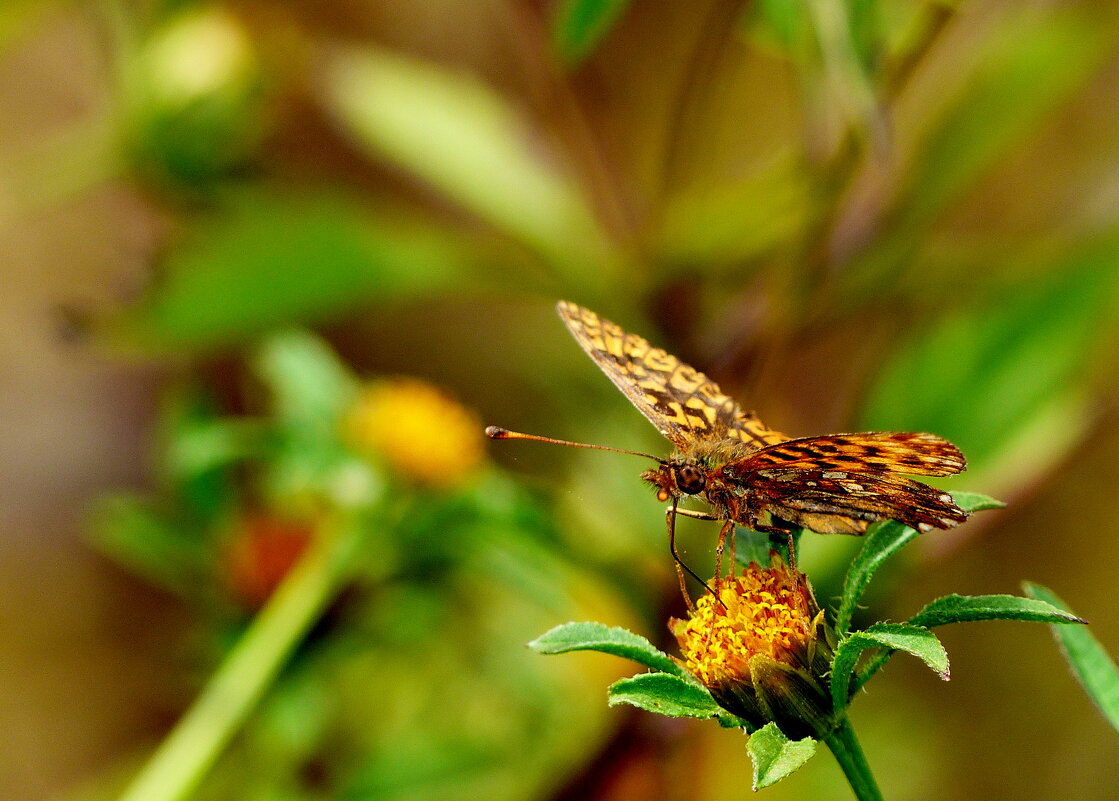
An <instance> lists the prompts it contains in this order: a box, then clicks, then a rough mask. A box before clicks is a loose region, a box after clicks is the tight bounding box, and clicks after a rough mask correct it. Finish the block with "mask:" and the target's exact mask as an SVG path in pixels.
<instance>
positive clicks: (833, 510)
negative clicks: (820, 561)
mask: <svg viewBox="0 0 1119 801" xmlns="http://www.w3.org/2000/svg"><path fill="white" fill-rule="evenodd" d="M749 488H750V490H751V491H752V492H753V493H755V497H756V498H757V499H758V500H759V501H761V502H762V503H761V505H762V506H764V508H765V509H767V510H768V511H769V512H770V513H771V514H773V515H776V516H777V517H780V518H782V519H785V520H789V521H790V522H793V523H796V524H797V525H802V526H804V527H805V528H809V529H811V530H813V531H817V532H819V533H821V534H861V533H862V532H863V531H865V530H866V528H867V525H869V524H870V523H872V522H875V521H878V520H898V521H900V522H902V523H905V524H906V525H907V526H910V527H912V528H915V529H918V530H920V531H928V530H930V529H933V528H951V527H952V526H955V525H957V524H958V523H962V522H963V521H964V520H966V519H967V513H966V512H965V511H964V510H963V509H961V508H960V507H958V506H957V505H956V503H955V501H954V500H953V499H952V496H951V495H949V494H948V493H947V492H944V491H943V490H939V489H936V488H935V487H930V486H928V485H926V484H922V483H920V482H918V481H913V480H911V479H908V478H904V477H903V476H898V475H890V474H885V473H871V472H853V471H846V470H805V469H801V468H796V467H782V468H773V469H769V470H762V471H759V472H758V473H755V474H754V475H753V476H752V477H751V480H750V481H749Z"/></svg>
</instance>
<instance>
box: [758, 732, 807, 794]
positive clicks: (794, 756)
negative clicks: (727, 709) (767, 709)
mask: <svg viewBox="0 0 1119 801" xmlns="http://www.w3.org/2000/svg"><path fill="white" fill-rule="evenodd" d="M746 750H747V752H748V753H749V754H750V761H751V762H753V764H754V789H755V790H760V789H762V788H763V787H769V786H770V785H773V784H776V783H777V782H779V781H781V780H782V779H784V778H785V777H786V776H788V775H790V774H791V773H793V772H794V771H796V770H797V769H798V768H799V767H800V766H801V765H803V764H804V763H805V762H807V761H808V760H809V759H811V758H812V756H813V755H814V754H815V753H816V741H815V740H813V739H812V738H811V737H805V738H804V739H803V740H790V739H789V738H788V737H786V736H785V735H784V734H782V732H781V730H780V729H779V728H777V724H776V723H767V724H765V725H764V726H762V727H761V728H760V729H758V730H757V731H756V732H754V733H753V734H751V735H750V739H749V741H748V742H747V743H746Z"/></svg>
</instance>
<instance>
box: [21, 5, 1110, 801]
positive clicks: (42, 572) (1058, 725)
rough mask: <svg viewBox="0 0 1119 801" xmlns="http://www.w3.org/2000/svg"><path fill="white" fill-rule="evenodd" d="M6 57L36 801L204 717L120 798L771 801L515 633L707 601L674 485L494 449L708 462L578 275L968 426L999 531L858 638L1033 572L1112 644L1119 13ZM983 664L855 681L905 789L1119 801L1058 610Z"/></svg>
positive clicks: (408, 12)
mask: <svg viewBox="0 0 1119 801" xmlns="http://www.w3.org/2000/svg"><path fill="white" fill-rule="evenodd" d="M0 59H2V61H0V65H2V66H0V108H2V109H3V111H2V115H3V124H2V125H0V276H2V277H0V286H2V288H3V291H2V292H0V390H2V391H0V420H2V421H3V424H2V425H3V436H2V437H0V475H2V476H3V487H4V490H3V492H2V493H0V538H2V539H0V547H2V548H3V558H2V559H0V644H2V647H0V677H2V678H3V681H2V689H0V730H2V731H3V732H4V733H5V747H4V749H3V751H2V753H0V797H4V798H19V799H31V800H33V801H34V800H36V799H102V798H105V799H108V798H116V797H119V796H120V795H121V793H123V792H124V791H125V789H126V788H127V787H128V786H129V783H130V782H131V781H132V780H133V779H134V777H135V776H136V775H137V772H138V771H139V770H140V769H141V767H142V766H143V765H144V764H145V762H146V761H147V760H148V758H149V756H150V755H151V754H152V753H153V751H154V750H155V749H156V747H157V746H158V745H159V743H160V742H161V741H163V740H164V738H165V737H166V736H167V735H168V733H169V732H170V731H171V729H172V727H173V726H174V725H175V724H176V722H177V721H179V720H180V719H182V716H183V715H184V713H186V711H187V710H188V709H189V708H191V706H192V704H193V703H194V702H195V701H196V699H199V698H201V699H203V702H202V703H200V706H199V707H196V708H195V711H194V712H193V713H192V717H191V718H190V719H189V720H190V725H191V726H192V727H193V728H189V732H190V736H189V737H185V736H184V737H180V738H179V739H178V740H177V741H175V744H174V748H171V746H166V745H165V750H164V752H163V753H165V754H166V753H171V755H172V756H171V757H168V758H167V759H166V760H165V762H163V763H161V764H160V765H157V766H155V767H152V768H149V771H148V773H147V774H145V775H146V776H147V777H148V780H149V781H151V782H152V784H151V785H148V787H149V788H150V787H156V788H159V792H158V793H156V792H148V791H147V790H145V789H144V786H143V785H133V786H132V787H133V789H132V795H131V796H130V798H132V799H138V798H152V799H154V798H163V797H171V796H170V795H167V793H168V792H169V788H171V787H172V786H175V787H178V788H179V789H181V790H182V794H184V795H185V797H190V798H198V799H229V798H252V799H328V798H329V799H378V800H379V799H400V800H401V801H403V800H404V799H447V798H457V799H487V801H516V800H518V799H557V801H566V800H570V799H612V800H613V799H638V798H641V799H644V798H649V797H651V796H653V795H654V794H655V795H656V797H658V798H661V799H664V801H673V800H674V799H694V798H711V799H732V798H744V797H746V796H747V795H748V794H749V792H750V790H749V785H750V773H749V771H750V766H749V761H748V759H747V757H746V753H745V748H744V739H745V738H744V737H743V736H742V735H741V733H738V732H735V731H725V730H720V729H718V727H717V726H715V725H713V724H710V723H700V722H689V721H666V720H665V719H661V718H656V717H654V716H652V715H648V714H646V713H643V712H638V711H636V710H632V709H626V708H615V709H607V708H606V705H605V703H604V700H605V688H606V686H607V684H608V683H609V682H610V681H611V680H613V679H615V678H618V677H621V676H624V675H629V674H630V673H632V672H634V667H633V666H632V665H629V664H627V663H625V662H623V661H622V660H620V659H615V658H614V657H608V656H602V655H568V656H562V657H542V656H536V655H533V654H531V653H529V652H528V651H527V650H526V649H525V648H524V647H523V644H524V643H525V642H527V641H528V640H530V639H532V638H534V637H536V636H538V635H539V634H541V633H542V632H544V631H545V630H547V629H548V628H550V627H552V626H553V625H556V624H559V623H563V622H566V621H568V620H582V619H588V620H600V621H603V622H606V623H609V624H611V625H623V626H626V627H628V628H631V629H633V630H635V631H637V632H639V633H641V634H643V635H645V636H647V637H648V638H650V639H651V640H653V641H654V642H656V643H658V644H659V645H661V646H662V647H666V648H667V647H668V637H667V629H666V628H665V620H666V619H667V617H668V616H669V615H671V614H679V613H680V611H681V607H682V603H681V600H680V598H679V593H678V591H677V590H676V587H675V575H674V573H673V569H672V563H671V560H670V559H669V557H668V553H667V548H666V547H665V542H664V539H665V538H664V531H663V512H662V510H661V508H660V507H659V505H658V504H657V503H656V502H655V500H654V499H653V498H652V497H651V493H650V492H649V491H648V490H647V489H646V488H645V487H643V486H641V482H639V480H638V478H637V475H638V472H639V471H640V470H641V469H644V467H645V465H644V464H643V463H641V461H640V460H636V459H633V458H632V457H628V456H623V455H616V454H607V453H598V452H582V451H571V450H567V449H561V448H555V447H549V446H545V445H535V444H531V443H516V442H507V443H489V442H483V440H482V437H481V430H482V427H483V426H484V425H485V424H499V425H502V426H507V427H510V428H516V429H520V430H527V431H532V432H537V433H541V434H547V435H552V436H558V437H566V438H571V439H577V440H579V441H584V442H595V443H603V444H609V445H615V446H620V447H627V448H637V449H640V450H645V451H650V452H652V453H658V454H660V453H667V450H668V445H667V443H665V442H664V441H663V440H662V439H661V438H660V437H659V435H657V433H656V432H655V430H653V428H652V427H651V426H649V425H648V423H647V422H646V421H645V420H644V419H643V418H642V417H641V415H640V414H638V413H637V412H636V411H635V410H634V409H633V408H632V407H630V406H629V404H628V403H627V401H626V400H625V399H624V398H623V397H622V396H621V395H620V394H619V393H618V392H617V391H616V390H615V389H614V387H612V386H611V385H610V384H609V382H608V381H607V380H606V379H605V378H604V377H603V376H602V375H601V374H600V373H599V371H598V370H597V368H596V367H595V366H594V365H593V364H592V363H591V362H590V361H589V360H588V359H587V358H586V357H585V356H584V355H583V354H582V353H581V352H580V351H579V348H578V347H577V346H576V344H575V343H574V342H573V341H572V340H571V338H570V336H569V335H568V334H567V332H566V331H565V330H564V329H563V326H562V324H561V322H560V321H559V320H558V318H557V317H556V316H555V314H554V312H553V306H554V304H555V302H556V300H558V299H560V298H564V299H569V300H572V301H576V302H578V303H581V304H583V305H586V306H588V307H590V308H592V309H594V310H596V311H598V312H599V313H600V314H603V315H605V316H607V317H609V318H610V319H613V320H614V321H616V322H618V323H619V324H622V325H623V326H624V327H626V328H627V329H628V330H631V331H634V332H637V333H640V334H642V335H644V336H646V337H648V338H649V339H651V340H652V341H654V342H655V343H656V344H659V345H662V346H664V347H666V348H668V349H669V350H670V351H671V352H673V353H675V354H676V355H678V356H680V357H681V358H682V359H685V360H687V361H688V362H690V363H691V364H693V365H695V366H696V367H698V368H699V369H702V370H704V371H706V372H707V373H708V374H709V375H711V376H712V377H714V378H715V379H716V380H718V381H719V382H720V384H721V385H722V387H723V388H724V389H725V390H726V391H727V392H729V393H730V394H732V395H734V396H735V397H737V398H739V399H740V400H741V401H742V403H743V405H744V406H745V407H746V408H754V409H756V410H757V411H758V412H759V414H760V416H761V417H762V419H763V420H765V421H766V422H767V423H768V424H770V425H771V426H773V427H774V428H777V429H779V430H782V431H785V432H787V433H790V434H793V435H808V434H821V433H831V432H837V431H846V430H860V429H862V430H866V429H901V430H927V431H933V432H936V433H938V434H941V435H944V436H946V437H948V438H950V439H952V440H953V441H955V442H956V443H958V444H959V445H960V446H961V447H962V449H963V450H964V451H965V453H966V454H967V455H968V458H969V460H970V463H971V469H970V470H969V471H968V472H967V473H966V474H964V475H963V476H959V477H955V478H952V479H950V480H949V481H947V482H946V483H945V484H944V486H945V487H947V488H952V489H960V490H972V491H977V492H984V493H987V494H990V495H995V496H997V497H1000V498H1002V499H1003V500H1005V501H1007V503H1008V507H1007V508H1006V509H1005V510H1003V511H1000V512H986V513H983V514H981V515H977V516H976V518H975V519H974V520H972V521H971V522H969V523H968V524H967V525H965V526H963V527H961V528H960V529H957V530H954V531H951V532H943V533H942V532H936V533H934V534H929V535H927V536H926V537H923V538H922V539H921V540H919V541H918V543H917V544H916V545H915V546H913V547H912V548H910V549H909V551H908V552H907V553H906V554H905V555H904V558H901V559H898V560H897V561H896V562H895V563H894V564H892V565H891V570H889V571H885V572H884V573H883V575H881V576H879V577H878V578H877V579H876V582H875V584H874V585H872V588H871V594H870V595H869V596H868V601H869V604H870V607H869V608H868V610H867V618H866V621H863V622H864V623H865V622H867V621H870V620H873V619H893V620H901V619H904V618H905V617H907V616H908V615H910V614H912V613H914V612H915V611H916V610H917V609H919V608H920V607H921V606H922V605H923V604H924V603H926V602H927V601H929V600H932V599H933V598H935V597H938V596H940V595H943V594H946V593H949V592H961V593H973V594H982V593H999V592H1008V593H1020V591H1021V590H1020V581H1021V580H1023V579H1030V580H1033V581H1037V582H1040V583H1043V584H1046V585H1048V586H1050V587H1051V588H1052V589H1053V590H1055V591H1056V592H1057V593H1058V594H1060V595H1062V596H1063V597H1064V598H1065V600H1066V601H1067V602H1068V603H1069V604H1070V605H1071V606H1072V607H1073V609H1075V610H1076V611H1077V612H1078V613H1080V614H1081V615H1083V616H1085V617H1087V618H1088V619H1089V620H1090V621H1091V623H1092V628H1093V630H1094V632H1095V634H1096V635H1097V637H1099V638H1100V640H1101V641H1102V642H1103V643H1104V645H1105V646H1106V647H1107V648H1108V650H1109V651H1111V652H1112V653H1116V652H1119V621H1117V619H1116V616H1115V615H1114V609H1115V583H1116V580H1117V578H1119V576H1117V572H1116V568H1115V565H1116V564H1117V560H1119V537H1117V536H1116V535H1117V534H1119V512H1117V511H1116V506H1115V502H1116V497H1115V496H1116V489H1117V488H1119V406H1117V404H1116V402H1115V397H1116V391H1117V390H1119V370H1117V366H1119V363H1117V360H1116V359H1115V357H1114V353H1115V350H1116V346H1117V344H1119V339H1117V333H1119V332H1117V325H1116V323H1117V321H1119V315H1117V313H1116V312H1117V300H1119V104H1117V103H1116V102H1115V101H1116V96H1117V92H1119V6H1116V4H1115V3H1110V2H1064V3H1046V2H1029V3H1023V2H999V1H997V0H975V1H974V2H893V1H892V0H860V1H859V2H851V3H842V2H838V1H837V0H811V1H810V2H804V3H801V2H791V1H790V0H759V2H754V3H740V2H728V1H727V0H713V1H710V2H709V1H708V0H700V1H699V2H692V3H652V2H626V0H561V2H524V1H521V0H484V2H473V3H456V2H449V1H448V0H425V1H424V2H416V0H410V1H408V2H405V1H404V0H372V1H371V2H366V3H355V2H330V3H267V2H251V1H249V2H227V3H209V2H182V1H180V2H158V0H150V1H149V2H142V3H131V2H124V1H123V0H116V1H115V2H114V1H105V2H98V3H60V2H31V1H30V0H10V1H9V2H7V3H5V4H4V5H3V7H2V9H0ZM680 528H681V538H682V545H683V548H684V550H685V552H686V554H687V557H688V559H689V561H690V562H691V563H692V564H693V566H696V567H697V569H698V570H700V571H701V572H703V571H705V570H710V561H709V559H710V550H711V544H712V542H713V538H714V534H715V531H714V529H713V528H712V527H711V524H706V523H702V522H698V521H683V522H681V525H680ZM856 545H857V542H856V541H854V540H852V539H849V538H842V537H830V538H825V537H811V536H809V537H807V538H806V539H805V541H804V544H803V555H802V567H805V568H806V569H807V571H808V573H809V574H810V575H811V577H812V578H813V581H814V582H815V585H816V589H817V596H818V597H819V598H820V599H821V601H822V602H823V601H825V600H826V599H830V598H833V597H835V595H836V593H837V589H836V588H837V587H838V582H839V581H840V580H841V577H842V573H843V569H844V565H845V562H846V560H847V559H848V558H849V557H850V555H851V554H852V552H853V548H854V547H855V546H856ZM277 588H279V590H277ZM274 591H276V592H275V593H274ZM942 637H943V639H944V641H945V643H946V645H947V647H948V650H949V653H950V655H951V657H952V660H953V677H952V681H951V682H950V683H947V684H943V683H941V682H939V681H938V680H936V678H935V677H934V676H933V675H932V674H931V673H930V672H929V671H927V670H926V669H925V668H924V666H922V665H920V664H918V663H917V662H916V660H906V659H904V658H899V659H896V660H895V661H894V662H893V663H891V665H890V667H889V668H888V669H887V670H885V671H884V672H883V673H882V674H881V675H880V676H879V677H878V678H877V679H876V681H875V682H873V684H872V685H871V687H870V690H869V692H868V693H866V694H865V697H863V698H861V699H859V700H858V701H857V702H856V704H855V707H854V711H853V717H854V723H855V726H856V728H857V729H858V731H859V733H860V736H861V738H862V741H863V745H864V748H865V750H866V752H867V755H868V758H869V761H870V763H871V766H872V768H874V769H875V771H876V773H877V775H878V778H879V781H880V783H881V785H882V788H883V791H884V793H885V795H886V796H887V797H888V798H890V799H894V800H895V801H900V800H904V799H927V798H953V799H985V798H991V797H996V798H1016V797H1020V798H1024V797H1028V798H1035V799H1047V798H1054V799H1055V798H1062V799H1064V798H1080V799H1110V798H1114V796H1115V788H1116V786H1119V738H1117V737H1116V734H1115V732H1114V731H1113V730H1112V729H1110V728H1109V727H1108V726H1107V724H1106V723H1105V722H1104V720H1103V718H1102V717H1101V716H1100V715H1099V714H1098V713H1097V712H1096V711H1095V709H1094V707H1093V706H1092V705H1091V703H1090V702H1089V701H1088V700H1087V698H1086V697H1085V696H1084V695H1083V693H1082V692H1081V691H1080V688H1079V687H1078V686H1077V685H1076V683H1075V681H1074V680H1073V679H1072V678H1071V676H1070V675H1069V673H1068V671H1067V669H1066V668H1065V666H1064V662H1063V660H1062V659H1061V657H1060V655H1059V653H1058V651H1057V649H1056V647H1055V645H1054V643H1053V641H1052V639H1051V636H1050V633H1049V632H1048V631H1047V630H1046V629H1045V628H1044V627H1043V626H1040V625H1037V624H1011V623H983V624H978V625H975V626H962V627H961V626H956V627H948V628H946V629H944V630H943V631H942ZM215 676H217V677H219V679H220V681H217V680H215ZM215 682H216V683H215ZM215 687H217V689H215ZM168 749H170V750H168ZM183 765H192V766H193V768H186V769H183V770H181V771H180V772H179V773H176V770H179V769H181V768H182V766H183ZM191 770H193V771H194V772H193V774H192V773H191ZM173 775H175V776H178V777H179V778H178V779H176V780H174V781H173V780H172V779H171V778H170V777H171V776H173ZM184 776H185V777H186V778H183V777H184ZM175 782H178V783H177V784H176V783H175ZM766 793H767V796H768V797H771V798H774V799H782V798H790V799H792V798H803V797H812V798H816V799H821V801H824V800H825V799H846V798H849V797H850V790H849V789H848V788H847V787H846V786H845V783H844V781H843V779H842V776H841V774H840V772H839V770H838V768H837V767H836V766H835V764H834V762H833V761H832V760H831V759H830V757H829V756H825V755H822V754H821V755H819V756H818V757H817V758H816V759H814V760H813V761H812V762H810V763H809V764H808V766H806V767H805V768H804V769H803V770H802V771H800V772H799V773H797V774H796V775H795V776H793V777H792V778H790V779H789V780H787V781H785V782H783V783H782V784H781V785H779V786H777V787H775V788H773V789H770V790H767V791H766Z"/></svg>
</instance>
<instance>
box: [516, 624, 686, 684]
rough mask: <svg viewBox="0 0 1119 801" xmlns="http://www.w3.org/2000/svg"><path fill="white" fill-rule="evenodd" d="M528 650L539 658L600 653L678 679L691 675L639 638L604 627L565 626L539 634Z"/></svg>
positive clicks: (637, 635)
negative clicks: (542, 655) (589, 652)
mask: <svg viewBox="0 0 1119 801" xmlns="http://www.w3.org/2000/svg"><path fill="white" fill-rule="evenodd" d="M528 647H529V648H531V649H532V650H534V651H536V652H537V653H541V654H565V653H568V652H570V651H599V652H601V653H604V654H613V655H614V656H620V657H624V658H625V659H631V660H633V661H634V662H637V663H638V664H641V665H644V666H645V667H647V668H652V669H653V670H659V671H662V672H664V673H670V674H672V675H674V676H677V677H680V678H685V679H687V678H691V674H689V673H688V672H687V671H686V670H684V668H682V667H680V666H679V665H678V664H676V663H675V662H673V661H672V659H670V658H669V656H668V655H667V654H665V653H664V652H663V651H661V650H659V649H657V648H656V647H654V646H653V644H652V643H651V642H649V641H648V640H646V639H645V638H644V637H642V636H641V635H639V634H634V633H633V632H632V631H626V630H625V629H622V628H617V627H612V626H607V625H605V624H603V623H591V622H588V623H564V624H563V625H560V626H556V627H555V628H554V629H551V630H550V631H547V632H545V633H544V634H541V635H540V636H539V637H537V638H536V639H535V640H533V641H532V642H530V643H529V644H528Z"/></svg>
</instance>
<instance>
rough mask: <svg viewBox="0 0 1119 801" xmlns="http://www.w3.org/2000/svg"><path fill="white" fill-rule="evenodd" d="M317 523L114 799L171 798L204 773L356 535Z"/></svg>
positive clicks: (334, 580)
mask: <svg viewBox="0 0 1119 801" xmlns="http://www.w3.org/2000/svg"><path fill="white" fill-rule="evenodd" d="M360 533H361V527H360V526H359V525H356V524H354V523H353V522H352V521H349V524H348V525H342V526H341V527H339V528H338V529H337V530H335V529H334V528H333V527H330V526H324V527H323V529H322V530H320V531H319V536H318V537H317V539H316V541H315V542H314V543H313V544H312V545H311V547H309V548H308V549H307V551H306V552H305V553H304V555H303V556H302V558H301V559H300V560H299V562H298V563H297V564H296V565H295V567H294V568H292V570H291V571H290V572H289V573H288V575H287V576H286V577H285V578H284V581H283V582H282V583H281V584H280V586H279V587H278V588H277V589H276V591H275V592H274V593H273V595H272V597H271V598H270V599H269V601H268V604H267V605H266V606H265V607H264V609H262V610H261V612H260V614H259V615H257V617H256V619H255V620H253V622H252V624H251V625H250V626H249V628H248V630H247V631H245V633H244V635H243V636H242V637H241V639H240V641H239V642H238V643H237V645H235V646H234V648H233V650H232V651H230V652H229V655H228V656H227V657H226V659H225V662H223V663H222V665H221V666H220V667H219V668H218V671H217V672H216V673H215V674H214V676H213V677H212V678H211V679H210V682H209V684H208V685H207V686H206V687H205V689H203V691H202V694H201V695H200V696H199V697H198V699H197V700H196V701H195V703H194V706H192V707H191V708H190V709H189V710H188V711H187V713H186V714H185V715H184V716H183V718H182V719H181V720H180V721H179V723H178V725H176V726H175V728H174V729H173V730H172V731H171V733H170V734H169V735H168V736H167V738H166V739H165V740H164V741H163V743H162V744H161V745H160V746H159V748H158V749H157V750H156V752H155V754H153V755H152V757H151V759H149V760H148V763H147V764H146V765H145V766H144V768H143V769H142V770H141V771H140V773H139V775H137V776H136V778H135V779H134V780H133V781H132V784H131V785H130V786H129V787H128V789H127V790H125V792H124V794H123V795H122V796H121V797H120V801H179V799H183V798H186V797H187V796H188V795H189V794H190V793H191V791H193V790H194V789H195V787H197V785H198V783H199V782H200V781H201V780H202V778H203V777H204V776H205V775H206V772H207V771H208V770H209V769H210V767H211V766H212V765H213V764H214V762H215V761H216V760H217V758H218V756H219V755H220V754H221V752H222V750H223V749H224V748H225V746H226V745H227V744H228V743H229V741H230V740H231V739H232V737H233V735H234V734H236V732H237V731H238V729H240V727H241V725H242V724H243V723H244V722H245V719H246V718H247V717H248V715H249V713H250V712H251V711H252V709H253V707H254V706H255V705H256V703H257V701H259V700H260V698H261V696H262V695H263V694H264V692H265V690H267V689H268V687H269V686H270V685H271V684H272V682H273V680H274V679H275V678H276V676H277V674H278V673H279V671H280V669H281V668H282V667H283V665H284V663H285V662H286V661H287V658H288V657H289V656H290V655H291V653H292V651H293V650H294V649H295V647H296V646H297V645H298V644H299V642H300V641H301V640H302V639H303V636H304V635H305V634H306V633H307V630H308V629H309V628H310V627H311V626H312V625H313V624H314V622H315V621H316V620H317V619H318V617H319V615H320V614H321V612H322V610H323V608H324V607H325V606H326V605H327V604H328V603H329V602H330V600H331V599H332V598H333V597H334V594H335V592H336V590H337V588H338V586H339V584H340V583H341V582H340V578H341V576H342V575H343V574H344V572H345V566H346V565H348V564H349V562H350V559H349V557H350V555H351V554H352V553H353V552H354V546H355V544H356V542H357V540H358V539H360Z"/></svg>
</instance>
